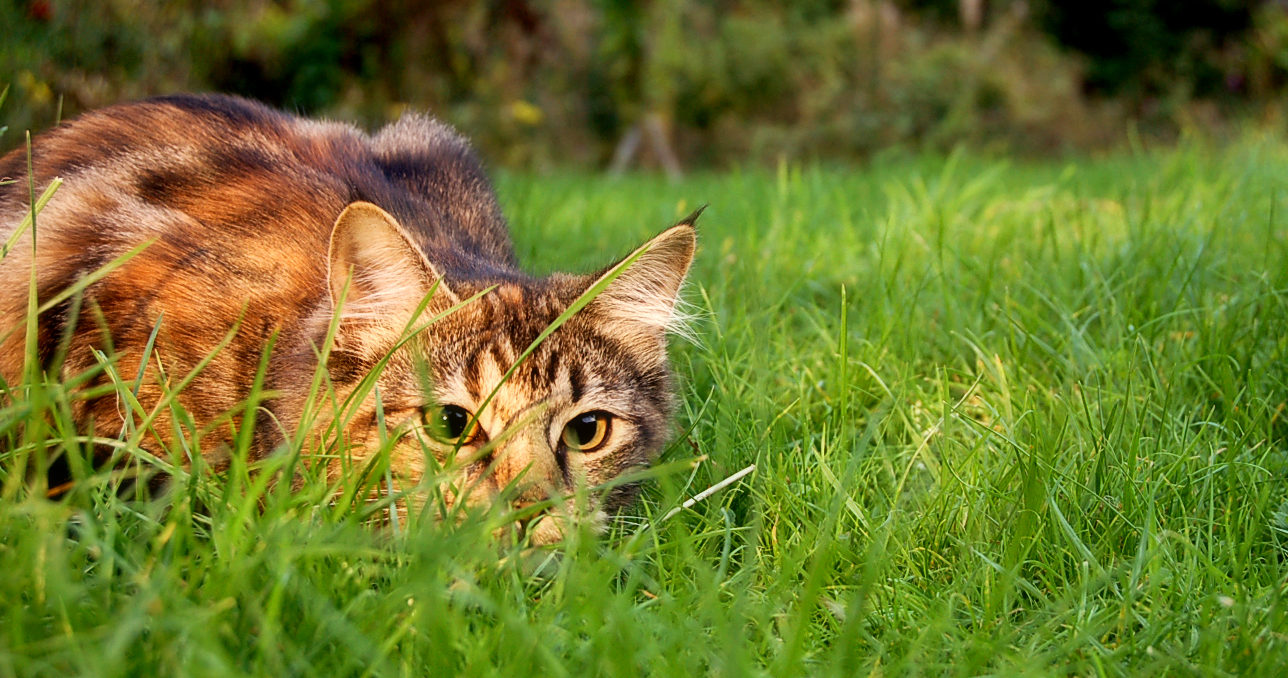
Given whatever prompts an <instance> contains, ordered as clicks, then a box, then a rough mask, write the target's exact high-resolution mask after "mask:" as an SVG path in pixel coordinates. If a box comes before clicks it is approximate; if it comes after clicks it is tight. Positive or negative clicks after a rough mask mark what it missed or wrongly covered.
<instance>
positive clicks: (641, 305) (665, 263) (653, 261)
mask: <svg viewBox="0 0 1288 678" xmlns="http://www.w3.org/2000/svg"><path fill="white" fill-rule="evenodd" d="M701 213H702V209H701V208H700V209H698V210H697V211H696V212H694V213H693V214H691V215H689V216H688V217H686V218H685V219H684V220H683V221H681V222H680V223H678V224H676V225H675V226H672V227H671V228H668V229H667V230H665V231H663V232H662V233H661V234H659V235H658V236H657V237H655V238H653V239H652V240H650V241H648V242H646V243H644V244H643V245H641V246H640V247H639V248H637V249H636V250H635V251H634V252H632V253H631V254H630V256H627V257H626V258H625V259H623V260H621V261H620V262H618V263H617V264H616V265H614V266H613V267H612V268H610V269H608V271H606V272H605V273H604V274H603V275H602V276H600V278H599V279H598V280H596V283H598V282H599V281H601V280H604V279H605V278H607V277H609V276H612V275H614V274H617V277H616V279H614V280H613V281H612V282H610V283H609V284H608V287H607V288H605V289H604V291H603V292H600V294H599V296H597V297H595V300H594V301H593V302H591V307H592V308H594V312H595V315H597V316H600V317H603V318H605V319H607V320H609V321H610V322H613V323H614V324H616V325H618V326H619V327H621V328H622V329H623V330H625V331H626V332H628V333H630V334H636V333H638V334H641V335H645V336H649V337H658V338H660V337H662V336H664V335H665V333H666V331H667V330H668V329H676V327H675V324H676V321H677V315H676V312H675V306H676V303H677V301H678V299H679V295H680V286H681V285H682V284H683V283H684V278H685V276H686V275H688V273H689V266H690V265H692V263H693V253H694V251H695V250H696V249H697V234H696V233H695V231H694V228H693V226H694V223H696V222H697V220H698V215H700V214H701ZM623 269H624V270H623ZM618 271H620V273H617V272H618Z"/></svg>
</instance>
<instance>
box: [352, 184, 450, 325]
mask: <svg viewBox="0 0 1288 678" xmlns="http://www.w3.org/2000/svg"><path fill="white" fill-rule="evenodd" d="M435 282H438V288H437V290H436V291H435V292H434V299H435V300H436V301H437V300H439V299H440V298H441V299H442V301H444V302H446V304H447V306H450V305H451V304H455V303H456V301H457V300H456V295H455V294H453V293H452V291H451V290H450V289H448V288H447V286H446V285H445V284H444V283H443V282H442V280H441V279H440V276H439V274H438V272H437V271H436V270H435V269H434V266H433V265H432V264H431V263H430V262H429V261H428V260H426V259H425V256H424V254H422V253H421V251H420V250H419V249H418V248H417V247H416V246H415V245H414V244H412V241H411V238H410V236H408V235H407V232H406V231H404V230H403V228H402V226H400V225H399V224H398V221H397V220H396V219H394V218H393V217H392V216H390V214H389V213H388V212H386V211H384V210H383V209H380V208H379V207H377V206H375V205H373V204H371V203H369V202H355V203H352V204H350V205H349V206H348V207H346V208H344V211H343V212H341V213H340V216H339V218H337V219H336V220H335V227H334V228H333V229H332V231H331V247H330V253H329V256H328V261H327V283H328V287H329V290H328V291H329V292H330V295H331V307H332V308H333V309H339V312H340V314H341V318H340V320H341V323H342V324H344V323H345V322H346V321H350V320H359V321H365V322H367V323H369V324H374V325H397V326H402V325H405V324H406V322H407V320H408V319H409V318H410V316H411V314H412V313H413V312H415V310H416V309H417V308H418V307H419V306H420V304H421V301H422V300H424V298H425V295H426V294H428V293H429V291H430V290H431V289H433V288H434V283H435ZM436 305H441V304H435V303H432V302H431V304H430V306H431V307H434V306H436Z"/></svg>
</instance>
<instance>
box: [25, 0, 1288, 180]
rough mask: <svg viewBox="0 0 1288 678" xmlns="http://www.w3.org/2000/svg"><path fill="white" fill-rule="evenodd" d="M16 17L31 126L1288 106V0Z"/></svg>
mask: <svg viewBox="0 0 1288 678" xmlns="http://www.w3.org/2000/svg"><path fill="white" fill-rule="evenodd" d="M972 8H973V9H972ZM976 10H978V11H976ZM0 25H4V26H5V32H6V37H5V39H4V41H3V43H2V44H0V50H2V51H0V80H3V81H5V82H8V83H10V84H12V85H13V86H14V87H15V89H16V91H15V92H14V94H16V95H17V96H14V97H11V98H10V101H11V102H17V103H16V104H15V103H11V104H10V106H11V109H10V110H9V111H7V112H6V118H7V120H9V121H10V123H11V125H10V127H11V130H21V129H24V128H34V129H39V128H42V127H44V126H47V125H50V124H52V123H53V122H54V121H55V120H56V119H57V118H58V116H59V115H60V114H61V115H62V116H63V117H67V116H70V115H73V114H75V113H77V112H80V111H82V110H85V109H89V108H93V107H98V106H102V105H106V104H108V103H112V102H114V101H118V100H123V99H133V98H139V97H143V96H147V95H151V94H159V93H165V92H171V91H178V90H205V89H214V90H221V91H229V92H236V93H241V94H244V95H247V96H251V97H254V98H257V99H261V100H264V101H267V102H269V103H272V104H275V105H278V106H282V107H285V108H288V109H291V110H296V111H299V112H302V113H306V114H324V115H330V116H335V117H341V118H347V119H352V120H355V121H358V122H360V123H362V124H366V125H376V124H380V123H382V122H384V121H386V120H388V119H390V118H392V117H396V116H397V115H399V114H400V113H401V112H402V111H403V110H405V109H406V108H408V107H415V108H424V109H429V110H431V111H433V112H435V113H436V114H437V115H439V116H441V117H443V118H446V119H448V120H450V121H452V122H453V123H455V124H457V125H458V126H460V127H462V128H463V129H464V130H465V131H467V132H468V133H469V134H470V135H471V136H472V137H474V138H475V139H476V140H477V142H478V143H479V144H480V145H481V146H483V148H484V152H485V154H486V155H487V156H488V157H489V158H491V159H493V161H494V162H498V163H501V164H504V165H509V166H517V167H537V168H540V167H550V166H554V165H557V164H574V165H581V166H589V167H599V166H604V165H606V164H607V163H608V162H609V159H610V158H611V157H612V155H613V152H614V149H615V148H617V146H618V145H619V143H620V142H621V140H622V139H623V138H624V137H625V136H626V135H627V134H628V132H629V131H630V130H631V129H632V127H634V126H636V125H638V124H639V123H640V122H641V121H642V120H645V119H646V118H650V117H651V118H653V119H656V120H658V121H660V122H661V124H662V127H663V128H664V129H665V130H666V134H667V136H668V138H669V139H670V143H671V145H672V147H673V148H674V150H675V152H676V153H677V155H678V156H679V157H680V159H681V160H682V162H683V163H684V164H685V165H687V166H695V165H716V166H720V165H727V164H730V163H740V162H758V161H770V162H773V161H776V160H777V159H779V158H781V157H787V158H798V157H801V158H829V157H830V158H840V159H853V158H863V157H868V156H870V155H871V154H873V153H875V152H877V151H878V150H881V149H886V148H889V147H892V146H893V147H903V148H909V149H914V150H924V149H944V148H948V147H951V146H954V145H957V144H960V143H968V144H972V145H976V146H979V147H984V148H990V147H991V148H1000V149H1004V150H1009V151H1019V152H1029V153H1049V152H1051V151H1060V150H1082V149H1092V148H1101V147H1105V146H1107V145H1111V144H1113V143H1116V142H1118V141H1120V140H1122V139H1125V138H1126V135H1125V129H1126V128H1127V123H1128V122H1129V121H1135V122H1137V123H1139V124H1138V128H1139V129H1141V130H1143V131H1144V133H1146V134H1151V135H1157V136H1161V137H1173V136H1175V135H1176V134H1177V133H1179V132H1181V131H1183V130H1184V129H1185V128H1186V127H1187V126H1192V127H1196V128H1203V129H1207V130H1212V129H1215V130H1217V131H1218V132H1219V131H1220V130H1221V129H1223V128H1224V127H1225V125H1226V123H1227V121H1229V120H1233V119H1239V118H1241V117H1246V116H1248V115H1249V114H1258V115H1263V116H1268V118H1269V119H1271V120H1277V117H1276V116H1277V111H1278V110H1279V108H1278V101H1279V99H1280V97H1281V95H1282V94H1283V92H1284V88H1285V85H1288V77H1285V76H1286V75H1288V18H1286V15H1285V10H1284V7H1283V5H1282V4H1281V3H1278V2H1259V1H1253V0H1201V1H1184V2H1163V1H1162V0H1095V1H1094V2H1091V3H1089V4H1088V3H1078V4H1077V5H1076V6H1075V5H1074V4H1072V3H1061V2H1054V1H1053V0H1033V1H1032V2H1024V1H1017V0H995V1H994V2H984V0H903V1H901V2H891V1H889V0H848V1H839V0H809V1H806V2H795V3H781V4H780V3H770V2H761V1H758V0H652V1H650V2H629V1H626V0H482V1H479V2H466V1H462V0H446V1H444V2H435V3H421V2H415V1H413V0H275V1H267V0H263V1H256V2H233V1H232V0H95V1H94V2H89V1H87V0H10V2H7V3H2V4H0ZM15 105H16V106H17V108H16V110H15V109H14V108H13V107H14V106H15ZM17 137H18V135H17V134H15V133H13V132H11V133H10V134H9V135H8V137H7V138H6V139H4V140H2V141H0V144H3V146H4V148H6V149H7V148H9V147H12V146H14V145H17V143H18V141H19V139H18V138H17ZM643 150H644V152H643V156H642V158H641V160H642V161H643V162H644V163H645V165H649V164H651V163H653V162H654V161H655V160H656V159H655V158H652V157H651V149H650V148H649V147H648V146H647V145H645V147H644V149H643Z"/></svg>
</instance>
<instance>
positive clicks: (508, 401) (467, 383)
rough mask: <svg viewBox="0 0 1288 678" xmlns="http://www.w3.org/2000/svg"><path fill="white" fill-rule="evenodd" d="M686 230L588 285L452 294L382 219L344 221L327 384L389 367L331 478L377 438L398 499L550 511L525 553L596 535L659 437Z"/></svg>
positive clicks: (492, 284)
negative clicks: (571, 535) (400, 493)
mask: <svg viewBox="0 0 1288 678" xmlns="http://www.w3.org/2000/svg"><path fill="white" fill-rule="evenodd" d="M694 218H696V214H695V215H694V217H692V218H690V219H687V220H685V221H684V222H681V223H680V224H678V225H676V226H674V227H672V228H670V229H668V230H666V231H664V232H663V233H661V234H660V235H658V236H657V237H655V238H653V239H652V240H650V241H649V242H647V243H645V244H644V245H643V246H641V247H640V248H639V249H637V250H636V251H635V252H633V253H632V254H631V255H629V256H627V257H626V258H625V259H623V260H622V261H620V262H618V263H617V264H615V265H614V266H612V267H609V268H608V269H606V270H604V271H602V272H600V273H597V274H593V275H586V276H581V275H569V274H562V273H558V274H554V275H552V276H550V277H548V278H545V279H532V278H522V277H518V276H512V277H508V278H504V279H497V280H487V279H485V280H477V279H476V280H453V279H450V278H444V276H443V274H442V273H441V270H442V269H441V268H440V267H439V266H437V265H436V264H435V262H433V261H429V260H428V259H426V257H425V255H424V254H423V253H422V252H421V251H420V250H419V249H417V248H416V247H415V246H413V245H412V242H411V239H410V238H409V236H408V234H407V233H406V232H405V231H404V230H403V228H402V227H401V226H400V225H399V224H398V223H397V221H396V220H395V219H394V218H393V217H391V216H390V215H389V214H388V213H386V212H385V211H383V210H381V209H380V208H379V207H376V206H374V205H371V204H368V203H355V204H353V205H350V206H349V207H348V208H347V209H346V210H345V211H344V213H343V214H342V215H341V216H340V217H339V219H338V220H337V222H336V225H335V230H334V233H333V234H332V240H331V252H330V267H329V270H330V274H329V282H330V287H331V289H330V296H331V299H332V302H333V308H338V309H339V318H338V331H337V334H336V337H335V341H334V348H333V350H332V354H331V360H330V361H329V364H328V368H329V370H330V372H331V377H332V381H333V382H334V383H336V384H350V385H352V384H354V383H355V380H356V379H357V378H358V377H359V376H360V375H361V374H363V373H365V372H367V371H369V370H370V369H371V368H372V367H373V366H375V365H376V363H377V362H378V361H381V360H382V359H386V357H387V362H386V363H385V364H384V366H383V369H381V371H380V372H379V376H378V378H377V380H376V386H377V388H376V389H374V390H373V391H372V392H371V394H370V395H369V396H368V397H366V398H365V400H364V402H363V404H362V406H361V407H359V408H357V410H356V411H354V412H352V413H350V414H349V415H348V416H347V417H346V426H345V433H346V439H347V442H348V444H349V445H350V446H351V447H350V448H349V463H348V464H347V465H345V464H340V463H338V462H337V463H336V464H333V469H334V470H333V473H341V472H345V471H344V470H343V469H345V468H348V469H354V470H357V471H360V470H361V468H362V467H363V466H364V462H363V461H362V460H363V457H364V455H367V454H369V453H370V451H371V450H374V449H378V448H379V447H380V445H381V440H382V438H383V440H384V441H388V440H389V439H390V438H397V439H398V440H397V442H396V443H394V444H393V448H392V450H393V451H392V454H391V459H390V466H391V468H392V472H393V476H394V477H395V478H397V479H398V481H399V482H398V486H399V487H398V488H396V489H412V488H413V487H418V488H419V491H417V492H413V494H414V495H421V496H423V494H424V490H425V489H426V487H427V486H429V485H434V484H436V485H437V486H438V487H439V488H440V489H441V490H442V492H443V495H444V497H445V498H446V500H447V503H448V504H449V505H450V504H462V505H463V506H464V507H485V506H490V505H492V504H494V503H496V502H498V501H508V502H510V504H511V506H513V507H515V508H523V507H527V506H532V505H536V504H541V505H548V506H549V507H548V508H547V509H546V510H545V511H543V512H540V513H537V514H535V515H533V516H531V519H530V520H527V521H525V526H526V528H527V531H528V533H529V536H530V538H531V540H532V542H534V543H550V542H553V541H557V540H558V539H560V538H561V537H562V535H563V534H565V532H566V530H567V528H568V527H569V524H570V523H569V521H573V520H575V521H589V522H590V523H591V524H592V526H594V527H595V528H602V527H603V525H604V523H605V521H606V518H607V514H608V512H610V511H612V510H613V509H615V508H617V507H620V506H621V505H623V504H625V503H627V502H629V501H630V500H631V499H632V498H633V496H634V490H635V486H634V484H631V483H627V484H620V485H616V486H612V485H613V483H612V481H614V480H618V479H620V478H622V477H623V476H624V474H629V473H631V472H632V471H636V470H639V469H640V468H642V467H644V466H647V465H648V464H649V463H651V462H652V461H653V460H655V459H656V458H657V456H658V454H659V453H660V451H661V449H662V446H663V444H664V443H665V441H666V439H667V437H668V433H669V430H668V429H669V426H670V419H671V414H672V411H673V409H674V402H673V393H672V383H671V382H672V379H671V373H670V370H669V368H668V365H667V357H666V337H667V333H668V331H669V330H671V329H673V328H674V326H675V324H676V322H677V314H676V310H675V308H676V304H677V299H678V294H679V291H680V286H681V283H682V282H683V281H684V277H685V275H686V274H687V272H688V270H689V265H690V263H691V262H692V260H693V253H694V247H695V235H694V229H693V223H692V222H693V220H694ZM431 292H432V294H431ZM583 304H584V305H583ZM574 305H577V306H579V307H580V308H579V310H576V312H575V313H573V314H572V315H570V316H568V315H567V312H568V311H569V309H570V308H571V307H573V306H574ZM565 316H566V317H565ZM561 318H562V319H564V320H565V322H563V324H562V325H560V326H559V327H558V328H557V329H555V330H554V331H553V332H547V328H549V327H551V326H552V324H553V323H556V322H557V321H558V320H560V319H561ZM409 335H410V338H408V336H409ZM543 335H546V336H544V337H543ZM538 339H540V341H538ZM530 347H534V348H532V350H531V352H530V353H528V355H526V357H525V356H524V353H525V352H526V351H527V350H528V349H529V348H530ZM516 364H517V367H516ZM377 392H378V398H379V409H380V410H381V412H382V414H381V415H379V416H378V414H377V404H376V400H377ZM382 420H383V422H384V431H385V432H384V433H381V428H380V427H381V421H382ZM387 444H388V443H387V442H386V445H387ZM444 467H445V468H446V471H441V470H439V469H442V468H444ZM605 485H609V486H610V487H608V488H606V489H603V488H604V486H605ZM597 488H600V489H597ZM416 503H417V502H416V501H415V500H413V502H412V504H413V505H415V504H416ZM458 508H460V507H459V506H458Z"/></svg>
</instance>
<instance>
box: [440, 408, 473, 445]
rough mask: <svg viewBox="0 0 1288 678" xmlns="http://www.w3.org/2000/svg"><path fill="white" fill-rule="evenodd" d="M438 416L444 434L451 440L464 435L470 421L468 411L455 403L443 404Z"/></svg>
mask: <svg viewBox="0 0 1288 678" xmlns="http://www.w3.org/2000/svg"><path fill="white" fill-rule="evenodd" d="M439 417H440V421H441V422H442V426H443V433H444V435H445V436H446V437H448V438H450V439H453V440H455V439H456V438H460V437H461V436H462V435H464V434H465V427H466V426H469V423H470V413H469V412H466V411H465V409H464V408H462V407H459V406H457V405H444V406H443V409H442V413H441V414H440V415H439Z"/></svg>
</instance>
